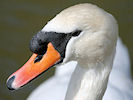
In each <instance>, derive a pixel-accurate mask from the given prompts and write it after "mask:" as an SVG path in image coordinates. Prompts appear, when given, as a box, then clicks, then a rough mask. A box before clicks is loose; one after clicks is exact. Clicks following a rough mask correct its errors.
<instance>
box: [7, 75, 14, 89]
mask: <svg viewBox="0 0 133 100" xmlns="http://www.w3.org/2000/svg"><path fill="white" fill-rule="evenodd" d="M14 79H15V76H12V77H11V78H9V79H8V80H7V83H6V85H7V87H8V89H9V90H15V89H14V88H13V87H12V83H13V81H14Z"/></svg>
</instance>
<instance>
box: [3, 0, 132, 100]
mask: <svg viewBox="0 0 133 100" xmlns="http://www.w3.org/2000/svg"><path fill="white" fill-rule="evenodd" d="M80 1H81V2H88V1H89V2H92V3H94V4H97V5H98V6H100V7H102V8H104V9H105V10H107V11H108V12H110V13H112V14H113V15H114V16H115V17H116V19H117V20H118V23H119V28H120V36H121V37H122V39H123V41H124V43H125V44H126V45H127V46H128V48H129V51H130V55H131V58H133V52H131V51H133V46H132V43H133V39H132V37H133V34H132V32H133V31H132V26H133V20H132V18H133V6H132V5H131V4H133V1H132V0H126V1H125V0H117V1H116V0H110V1H107V0H95V1H94V0H78V1H74V0H71V1H66V0H64V1H62V0H54V1H52V0H47V1H34V0H33V1H31V0H30V1H26V0H23V1H15V0H14V1H10V0H6V1H1V3H0V6H1V9H0V11H1V13H0V100H18V98H19V100H25V99H26V97H27V96H28V94H29V93H30V92H31V91H32V90H33V89H34V88H36V87H37V86H38V85H39V84H40V83H41V82H43V81H44V80H46V79H47V78H48V77H49V76H51V75H53V73H54V68H53V69H51V70H49V71H48V72H46V73H45V74H43V75H41V77H40V78H38V79H37V80H35V81H33V82H32V84H31V83H30V84H28V85H27V86H25V87H24V88H23V89H20V90H17V91H13V92H10V91H9V90H8V89H7V88H6V86H5V83H6V79H7V77H8V76H9V75H10V74H11V73H12V72H14V71H16V70H17V69H18V68H19V67H21V66H22V64H23V63H24V62H25V61H26V60H27V59H28V58H29V56H30V55H31V53H30V51H29V48H28V46H29V40H30V39H31V37H32V36H33V35H34V34H35V33H36V32H38V31H39V30H40V29H42V27H43V26H44V24H46V22H47V21H48V20H50V18H52V17H53V16H55V14H57V13H59V12H60V11H61V10H62V9H64V8H66V7H69V6H71V5H74V4H77V3H80Z"/></svg>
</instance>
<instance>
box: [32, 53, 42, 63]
mask: <svg viewBox="0 0 133 100" xmlns="http://www.w3.org/2000/svg"><path fill="white" fill-rule="evenodd" d="M42 57H43V55H38V56H37V57H36V58H35V60H34V63H36V62H39V61H40V60H41V59H42Z"/></svg>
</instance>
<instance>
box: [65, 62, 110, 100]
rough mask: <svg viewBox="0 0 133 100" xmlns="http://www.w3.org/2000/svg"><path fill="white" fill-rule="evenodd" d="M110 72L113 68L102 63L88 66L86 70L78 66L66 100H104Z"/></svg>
mask: <svg viewBox="0 0 133 100" xmlns="http://www.w3.org/2000/svg"><path fill="white" fill-rule="evenodd" d="M110 71H111V67H107V66H104V64H102V63H99V64H94V65H89V64H88V66H87V67H86V68H85V67H82V65H81V64H77V67H76V69H75V71H74V73H73V75H72V77H71V81H70V83H69V86H68V90H67V94H66V99H65V100H102V97H103V95H104V92H105V90H106V87H107V83H108V77H109V73H110Z"/></svg>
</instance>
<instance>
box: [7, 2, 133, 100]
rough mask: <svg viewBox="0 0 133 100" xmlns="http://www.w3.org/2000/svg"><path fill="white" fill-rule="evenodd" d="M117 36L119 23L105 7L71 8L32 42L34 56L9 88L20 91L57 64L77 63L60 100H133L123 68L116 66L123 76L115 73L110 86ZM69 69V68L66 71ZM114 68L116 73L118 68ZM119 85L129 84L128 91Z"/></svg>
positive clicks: (9, 81)
mask: <svg viewBox="0 0 133 100" xmlns="http://www.w3.org/2000/svg"><path fill="white" fill-rule="evenodd" d="M117 36H118V28H117V22H116V20H115V19H114V17H113V16H112V15H110V14H109V13H107V12H105V11H104V10H102V9H101V8H99V7H97V6H95V5H92V4H87V3H86V4H78V5H75V6H72V7H70V8H67V9H65V10H63V11H62V12H61V13H59V14H58V15H57V16H56V17H55V18H53V19H52V20H51V21H49V22H48V23H47V24H46V25H45V27H44V28H43V29H42V30H41V31H40V32H39V33H37V34H36V35H35V36H34V37H33V38H32V40H31V42H30V50H31V51H32V52H33V55H32V57H31V58H30V59H29V61H28V62H27V63H26V64H25V65H24V66H23V67H22V68H20V69H19V70H18V71H16V72H15V73H13V74H12V75H11V76H10V77H9V78H8V80H7V86H8V88H9V89H11V90H14V89H18V88H20V87H21V86H23V85H25V84H27V83H28V82H29V81H31V80H32V79H33V78H35V77H36V76H38V75H39V74H40V73H42V72H43V71H45V70H47V69H49V68H50V67H51V66H53V65H56V66H57V65H59V64H61V63H62V64H66V63H68V62H70V61H77V64H76V68H75V70H74V72H73V74H72V76H71V79H70V82H69V86H68V89H67V92H66V96H65V98H64V95H63V96H62V98H59V99H60V100H63V99H65V100H101V99H102V98H103V99H104V100H112V98H111V96H115V95H116V97H114V98H113V99H116V100H122V99H123V100H131V98H132V97H133V95H132V94H131V92H132V89H133V86H132V81H131V78H129V77H128V76H130V75H129V74H127V72H129V70H123V69H120V72H119V71H118V69H117V68H118V67H116V72H117V73H119V75H121V76H119V75H118V76H119V80H113V77H114V76H115V75H116V74H117V73H116V72H115V71H114V73H113V72H112V75H111V76H110V81H109V83H108V79H109V75H110V72H111V69H112V66H113V59H114V55H115V49H116V42H117ZM126 56H127V55H126ZM70 66H71V65H69V67H70ZM69 67H68V66H66V69H67V68H69ZM71 67H73V65H72V66H71ZM122 68H123V67H122ZM73 69H74V67H73ZM113 69H114V70H115V67H114V68H113ZM126 69H127V68H126ZM70 74H71V73H70ZM113 75H114V76H113ZM69 77H70V76H69ZM121 77H122V78H121ZM125 80H126V82H125ZM66 81H69V79H66ZM123 81H124V82H125V83H124V82H123ZM121 82H122V83H121ZM118 83H121V86H125V85H126V88H125V87H120V86H119V84H118ZM52 84H53V83H51V85H52ZM107 84H108V88H107ZM114 84H117V85H116V86H118V87H119V88H115V87H114V90H111V86H112V87H113V86H114ZM61 88H63V87H61ZM65 88H67V87H65ZM106 88H107V91H106V93H105V90H106ZM54 89H55V88H54ZM56 89H58V88H56ZM115 89H118V90H119V92H118V90H117V91H115ZM121 90H125V91H124V92H123V91H121ZM52 91H54V90H52ZM112 91H113V92H112ZM61 92H62V91H61ZM63 92H65V91H63ZM55 93H56V90H55ZM104 93H105V95H104ZM43 95H45V93H44V94H43ZM46 96H50V95H47V94H46ZM108 96H110V98H109V97H108ZM122 96H123V97H122ZM53 98H54V97H53ZM41 99H43V98H41ZM44 99H48V98H44ZM55 99H56V98H54V100H55ZM59 99H58V100H59ZM32 100H33V99H32ZM48 100H50V99H48ZM51 100H53V99H51ZM56 100H57V99H56Z"/></svg>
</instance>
